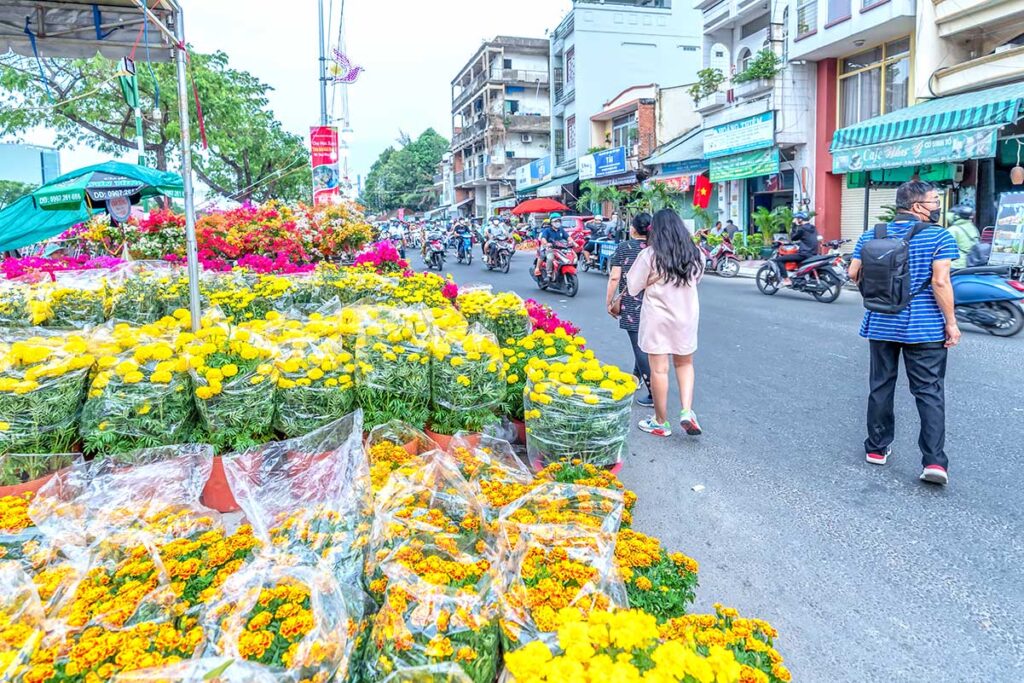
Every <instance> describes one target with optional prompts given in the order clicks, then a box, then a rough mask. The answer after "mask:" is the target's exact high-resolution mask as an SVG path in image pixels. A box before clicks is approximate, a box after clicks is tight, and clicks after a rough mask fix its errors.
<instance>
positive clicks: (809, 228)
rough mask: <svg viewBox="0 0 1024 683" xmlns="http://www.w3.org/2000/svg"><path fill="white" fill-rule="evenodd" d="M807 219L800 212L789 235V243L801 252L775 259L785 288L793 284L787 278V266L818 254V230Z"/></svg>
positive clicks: (795, 216) (795, 217)
mask: <svg viewBox="0 0 1024 683" xmlns="http://www.w3.org/2000/svg"><path fill="white" fill-rule="evenodd" d="M807 218H808V216H807V214H806V213H804V212H803V211H798V212H797V213H796V214H795V215H794V216H793V229H792V230H791V231H790V233H789V243H790V244H792V245H795V246H797V247H799V248H800V250H799V251H798V252H797V253H795V254H781V255H779V256H776V257H775V263H776V265H777V266H778V268H779V275H781V276H782V278H783V279H782V284H783V286H785V287H789V286H790V285H792V284H793V281H792V280H790V279H789V278H788V277H786V264H787V263H803V262H804V261H806V260H807V259H809V258H811V257H812V256H814V255H816V254H817V253H818V229H817V228H816V227H814V223H810V222H808V220H807Z"/></svg>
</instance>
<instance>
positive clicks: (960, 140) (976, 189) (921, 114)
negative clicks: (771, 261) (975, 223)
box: [786, 0, 1024, 239]
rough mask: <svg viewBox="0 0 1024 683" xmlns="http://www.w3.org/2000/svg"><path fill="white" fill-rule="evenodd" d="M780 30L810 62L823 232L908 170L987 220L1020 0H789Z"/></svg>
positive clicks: (1022, 64)
mask: <svg viewBox="0 0 1024 683" xmlns="http://www.w3.org/2000/svg"><path fill="white" fill-rule="evenodd" d="M786 30H787V32H788V34H789V36H790V37H791V43H790V46H789V48H788V57H789V59H790V60H797V61H806V62H808V63H810V64H813V67H814V69H815V83H816V95H815V104H816V125H815V147H816V162H815V173H814V188H815V192H814V208H815V210H816V211H817V213H818V216H817V224H818V227H819V229H823V230H824V233H825V236H826V237H828V238H837V237H840V236H842V237H844V238H848V239H853V238H856V237H857V236H858V235H859V234H860V233H861V232H862V231H863V230H865V229H866V228H867V227H869V226H870V225H873V224H874V223H876V222H878V220H879V219H880V217H881V216H884V215H885V213H886V211H885V209H884V207H885V206H887V205H891V204H892V203H893V200H894V197H895V188H896V187H897V186H898V185H899V183H901V182H903V181H905V180H907V179H910V178H912V177H919V178H922V179H925V180H930V181H933V182H935V183H937V184H938V185H939V186H940V187H941V188H943V190H944V193H943V194H944V199H945V201H946V202H947V204H953V203H957V202H969V203H974V204H975V205H976V207H977V212H978V216H979V224H981V225H983V226H984V225H988V224H991V223H992V222H993V221H994V216H995V212H996V210H997V208H998V205H999V199H1000V196H1001V195H1002V194H1003V193H1005V192H1006V191H1008V190H1010V189H1012V187H1013V185H1012V181H1011V174H1010V169H1011V168H1012V167H1013V166H1015V165H1016V164H1017V156H1016V154H1017V151H1018V150H1019V149H1020V147H1021V145H1019V144H1018V143H1017V139H1018V138H1019V137H1020V136H1021V134H1024V127H1021V126H1020V125H1019V124H1018V123H1017V121H1018V117H1019V114H1020V113H1021V112H1022V111H1024V109H1022V103H1024V100H1022V98H1024V85H1022V81H1024V39H1022V37H1021V36H1022V34H1024V1H1021V0H794V5H793V10H792V12H791V13H790V14H789V15H788V16H787V18H786Z"/></svg>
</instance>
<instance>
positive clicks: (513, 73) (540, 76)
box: [492, 69, 550, 85]
mask: <svg viewBox="0 0 1024 683" xmlns="http://www.w3.org/2000/svg"><path fill="white" fill-rule="evenodd" d="M549 78H550V75H549V74H548V72H547V71H531V70H528V69H500V70H499V71H498V72H497V73H496V74H495V75H494V77H493V78H492V80H499V79H500V80H502V81H511V82H513V83H530V84H532V85H535V84H537V83H540V84H541V85H546V84H547V82H548V79H549Z"/></svg>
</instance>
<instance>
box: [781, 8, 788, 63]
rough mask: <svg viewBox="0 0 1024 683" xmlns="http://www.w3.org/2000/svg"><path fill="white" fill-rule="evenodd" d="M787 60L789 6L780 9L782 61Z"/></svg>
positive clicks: (785, 61)
mask: <svg viewBox="0 0 1024 683" xmlns="http://www.w3.org/2000/svg"><path fill="white" fill-rule="evenodd" d="M787 62H789V7H786V9H784V10H782V63H783V64H785V63H787Z"/></svg>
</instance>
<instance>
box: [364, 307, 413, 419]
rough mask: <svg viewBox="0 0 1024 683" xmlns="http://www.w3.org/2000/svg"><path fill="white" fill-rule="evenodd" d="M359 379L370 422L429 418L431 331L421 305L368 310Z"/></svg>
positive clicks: (365, 410)
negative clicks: (419, 307) (420, 308)
mask: <svg viewBox="0 0 1024 683" xmlns="http://www.w3.org/2000/svg"><path fill="white" fill-rule="evenodd" d="M355 357H356V365H357V367H358V368H359V376H358V379H357V381H356V384H357V385H358V392H359V404H360V406H361V407H362V408H363V413H364V419H365V423H366V426H367V427H370V428H373V427H376V426H377V425H380V424H384V423H386V422H390V421H391V420H405V421H406V422H409V423H411V424H417V425H422V424H424V423H426V421H427V416H428V413H429V409H430V330H429V325H428V321H427V318H426V316H425V315H424V314H423V313H422V312H421V311H417V310H412V309H397V308H377V309H370V310H368V311H366V319H365V321H364V324H363V328H362V333H361V334H360V335H359V336H358V337H357V339H356V348H355Z"/></svg>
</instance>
